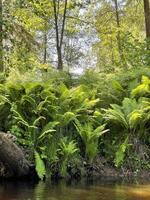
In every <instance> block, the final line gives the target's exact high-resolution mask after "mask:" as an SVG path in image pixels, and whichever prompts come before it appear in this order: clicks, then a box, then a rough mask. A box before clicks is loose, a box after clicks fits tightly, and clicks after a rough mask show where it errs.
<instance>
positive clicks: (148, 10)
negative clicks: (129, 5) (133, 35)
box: [144, 0, 150, 38]
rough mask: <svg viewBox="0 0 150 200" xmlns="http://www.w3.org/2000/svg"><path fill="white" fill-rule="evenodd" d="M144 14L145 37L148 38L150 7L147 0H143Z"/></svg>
mask: <svg viewBox="0 0 150 200" xmlns="http://www.w3.org/2000/svg"><path fill="white" fill-rule="evenodd" d="M144 15H145V29H146V37H147V38H150V7H149V0H144Z"/></svg>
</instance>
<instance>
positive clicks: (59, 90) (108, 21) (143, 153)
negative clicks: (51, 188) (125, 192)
mask: <svg viewBox="0 0 150 200" xmlns="http://www.w3.org/2000/svg"><path fill="white" fill-rule="evenodd" d="M145 6H148V7H147V9H145ZM0 7H1V9H0V46H1V48H0V71H1V73H0V131H4V132H8V131H9V132H11V133H12V134H13V135H15V136H16V137H17V144H18V145H20V146H22V147H23V148H24V149H25V150H27V151H28V155H26V156H27V158H28V160H29V161H30V162H33V163H34V164H35V166H36V167H35V168H36V171H37V174H38V176H39V178H40V179H44V178H45V177H49V176H51V177H55V176H61V177H66V176H68V175H75V174H80V175H82V174H84V173H85V171H86V170H87V168H88V169H89V168H90V167H91V169H94V165H95V163H96V160H97V159H98V158H100V159H101V158H103V159H105V161H106V163H107V164H109V165H110V166H112V167H115V168H118V169H129V170H132V171H133V172H136V171H137V170H142V169H150V161H149V160H150V134H149V131H150V124H149V120H150V60H149V54H150V50H149V49H150V48H149V37H150V31H149V29H148V23H149V25H150V19H148V18H147V16H148V15H147V13H146V12H147V10H148V9H149V5H148V4H146V1H145V0H144V1H140V3H139V1H136V0H134V1H128V0H126V1H121V0H114V1H107V0H100V1H95V3H91V2H90V1H86V0H85V1H69V0H68V1H67V0H65V1H61V0H58V1H48V0H40V1H32V0H25V1H22V0H13V1H10V5H9V7H8V5H7V1H4V2H2V1H1V0H0ZM2 8H3V9H2ZM141 9H142V10H143V13H142V12H141ZM144 14H145V15H144ZM144 18H146V20H145V21H144ZM89 19H90V20H91V21H90V20H89ZM145 22H146V24H145ZM145 27H146V31H145ZM145 33H146V34H145ZM88 34H89V35H90V39H89V38H88V37H89V35H88ZM91 36H92V37H91ZM80 37H81V38H82V37H84V38H82V39H84V40H85V44H84V45H83V47H82V48H81V47H80V45H81V44H79V43H82V42H81V41H80ZM95 37H97V40H96V41H90V40H92V39H91V38H93V40H94V38H95ZM87 38H88V39H87ZM90 42H91V43H90ZM87 43H90V44H91V46H90V47H89V49H92V52H88V51H87V53H85V54H84V52H85V51H86V49H87V46H86V45H87ZM91 47H92V48H91ZM88 53H90V55H92V56H93V55H94V58H96V65H95V66H92V65H94V64H93V63H94V62H92V61H91V62H89V60H92V58H91V57H90V55H88ZM89 63H90V64H91V63H92V64H91V66H90V67H89V68H87V69H85V70H84V72H83V73H82V74H80V75H78V76H77V74H75V73H71V70H73V69H74V68H73V67H77V66H79V65H81V66H80V68H82V69H84V68H86V65H87V64H89ZM89 166H90V167H89Z"/></svg>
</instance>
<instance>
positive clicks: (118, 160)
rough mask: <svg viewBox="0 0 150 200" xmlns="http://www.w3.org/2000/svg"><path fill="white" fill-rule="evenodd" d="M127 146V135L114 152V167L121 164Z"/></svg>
mask: <svg viewBox="0 0 150 200" xmlns="http://www.w3.org/2000/svg"><path fill="white" fill-rule="evenodd" d="M128 146H129V144H128V137H127V138H126V139H125V141H124V142H123V143H122V144H121V145H120V146H119V148H118V150H117V152H116V155H115V159H114V163H115V166H116V167H119V166H120V165H121V164H122V162H123V160H124V157H125V153H126V150H127V147H128Z"/></svg>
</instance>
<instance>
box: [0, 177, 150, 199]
mask: <svg viewBox="0 0 150 200" xmlns="http://www.w3.org/2000/svg"><path fill="white" fill-rule="evenodd" d="M0 200H150V183H138V182H136V183H132V184H131V183H117V182H107V181H103V182H102V181H99V182H94V183H91V182H90V183H88V184H87V183H85V182H80V183H78V184H77V183H66V182H63V181H61V182H59V183H50V182H46V183H44V182H39V183H37V184H33V183H31V182H22V181H20V182H2V183H0Z"/></svg>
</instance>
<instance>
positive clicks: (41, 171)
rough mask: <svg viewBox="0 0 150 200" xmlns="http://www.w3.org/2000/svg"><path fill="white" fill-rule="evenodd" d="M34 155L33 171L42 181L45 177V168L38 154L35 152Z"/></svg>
mask: <svg viewBox="0 0 150 200" xmlns="http://www.w3.org/2000/svg"><path fill="white" fill-rule="evenodd" d="M34 154H35V166H36V167H35V169H36V172H37V174H38V177H39V178H40V179H41V180H43V179H44V176H45V175H46V168H45V164H44V162H43V160H42V159H41V157H40V155H39V153H38V152H37V151H35V152H34Z"/></svg>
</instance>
